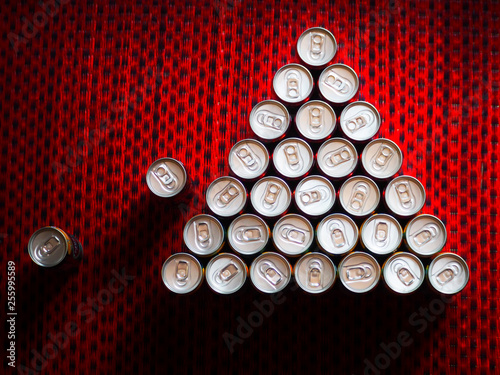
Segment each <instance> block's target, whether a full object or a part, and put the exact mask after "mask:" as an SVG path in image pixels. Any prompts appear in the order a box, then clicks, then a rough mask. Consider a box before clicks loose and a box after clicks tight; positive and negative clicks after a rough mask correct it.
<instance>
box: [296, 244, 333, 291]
mask: <svg viewBox="0 0 500 375" xmlns="http://www.w3.org/2000/svg"><path fill="white" fill-rule="evenodd" d="M293 271H294V275H295V280H296V281H297V284H298V285H299V286H300V287H301V288H302V289H303V290H304V291H306V292H308V293H311V294H319V293H323V292H326V291H327V290H328V289H330V288H331V287H332V286H333V284H334V283H335V279H336V276H337V269H336V268H335V265H334V264H333V262H332V261H331V260H330V258H328V257H327V256H326V255H324V254H321V253H307V254H306V255H304V256H303V257H301V258H300V259H299V260H298V261H297V263H295V266H294V268H293Z"/></svg>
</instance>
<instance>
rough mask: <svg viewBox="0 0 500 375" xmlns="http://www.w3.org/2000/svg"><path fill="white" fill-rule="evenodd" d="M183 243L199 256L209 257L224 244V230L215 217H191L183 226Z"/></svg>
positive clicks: (204, 215) (201, 215)
mask: <svg viewBox="0 0 500 375" xmlns="http://www.w3.org/2000/svg"><path fill="white" fill-rule="evenodd" d="M183 237H184V243H185V244H186V246H187V247H188V249H189V250H190V251H192V252H193V253H194V254H196V255H199V256H210V255H213V254H215V253H216V252H218V251H219V249H220V248H221V246H222V243H223V242H224V229H223V227H222V224H221V223H220V222H219V220H217V219H216V218H215V217H213V216H210V215H206V214H200V215H196V216H193V217H192V218H191V219H189V221H188V222H187V223H186V225H185V226H184V232H183Z"/></svg>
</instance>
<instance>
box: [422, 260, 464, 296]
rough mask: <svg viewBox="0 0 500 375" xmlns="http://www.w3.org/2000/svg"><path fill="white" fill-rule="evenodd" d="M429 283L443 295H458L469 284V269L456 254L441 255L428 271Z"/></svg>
mask: <svg viewBox="0 0 500 375" xmlns="http://www.w3.org/2000/svg"><path fill="white" fill-rule="evenodd" d="M427 277H428V279H429V283H430V285H431V286H432V288H433V289H434V290H436V291H437V292H439V293H441V294H456V293H458V292H460V291H461V290H462V289H464V288H465V287H466V286H467V283H468V282H469V267H468V266H467V262H465V260H464V259H463V258H462V257H461V256H459V255H457V254H455V253H441V254H439V255H438V256H437V257H436V258H434V260H433V261H432V263H431V264H430V265H429V267H428V269H427Z"/></svg>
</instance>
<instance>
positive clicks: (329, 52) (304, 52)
mask: <svg viewBox="0 0 500 375" xmlns="http://www.w3.org/2000/svg"><path fill="white" fill-rule="evenodd" d="M297 52H298V54H299V57H300V59H301V60H302V61H303V62H304V64H306V65H308V66H311V67H315V68H322V67H324V66H325V65H327V64H328V63H329V62H330V61H332V59H333V57H334V56H335V53H336V52H337V41H336V40H335V37H334V36H333V34H332V33H331V32H330V31H328V30H326V29H324V28H322V27H312V28H310V29H307V30H306V31H304V32H303V33H302V35H301V36H300V37H299V40H298V41H297Z"/></svg>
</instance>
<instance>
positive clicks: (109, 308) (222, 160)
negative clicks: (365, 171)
mask: <svg viewBox="0 0 500 375" xmlns="http://www.w3.org/2000/svg"><path fill="white" fill-rule="evenodd" d="M47 2H48V0H47V1H46V3H47ZM159 3H160V2H158V1H148V0H142V1H141V0H139V1H115V0H111V1H87V2H84V1H75V2H73V1H72V2H67V4H63V5H61V6H60V7H59V8H58V11H57V14H56V15H55V16H54V17H49V18H48V19H47V20H46V22H45V25H44V26H43V25H42V26H43V27H41V29H40V30H39V31H38V33H37V34H36V35H35V36H34V37H32V38H26V41H25V42H21V43H20V44H19V46H18V52H17V53H16V52H15V51H14V48H13V46H12V44H11V42H10V41H9V38H8V34H9V33H14V34H17V35H22V27H23V24H24V21H23V19H24V18H26V19H27V20H29V21H31V22H32V21H33V19H34V17H35V18H36V14H37V12H39V11H40V10H41V9H42V8H41V6H40V4H38V2H37V1H29V2H19V1H16V0H4V1H3V2H2V3H1V5H0V9H1V20H2V25H1V26H0V27H1V28H2V36H3V37H2V39H1V41H0V44H1V46H2V49H1V55H0V99H1V102H0V116H1V117H0V122H1V129H2V141H1V142H2V148H1V155H2V163H1V165H0V172H1V175H2V179H1V184H0V191H1V195H2V199H1V200H0V207H1V212H2V215H0V224H1V226H0V231H1V240H2V251H1V252H0V260H1V264H2V272H0V280H1V285H2V286H1V292H0V293H1V295H2V309H4V307H3V306H6V304H5V291H6V284H7V281H6V272H5V270H6V264H7V261H9V260H12V261H15V262H16V266H17V305H16V307H17V311H18V316H17V325H16V328H17V338H16V347H17V358H16V365H23V366H25V368H31V369H33V368H34V366H33V364H32V360H33V357H34V356H36V353H42V354H43V352H44V347H45V348H47V347H50V346H51V345H50V344H49V343H50V342H51V341H50V339H49V338H48V335H49V333H52V334H57V333H58V332H61V331H64V327H65V325H66V324H67V323H69V322H72V321H73V322H75V323H76V324H77V326H78V329H79V333H78V334H76V335H75V336H74V337H70V338H69V339H68V340H69V341H68V343H67V345H66V346H65V347H63V348H60V349H59V350H58V351H57V353H55V354H54V353H52V352H51V351H50V349H49V354H50V355H49V354H47V353H46V354H47V355H48V356H50V357H51V358H49V359H47V360H46V363H44V364H43V366H42V367H44V368H43V370H42V371H41V372H42V373H47V374H48V373H60V374H69V373H82V374H84V373H85V374H94V373H102V374H111V373H119V374H122V373H147V374H152V373H179V374H182V373H188V372H193V373H205V372H209V371H216V370H218V371H219V372H221V373H236V372H239V373H249V374H256V373H270V374H276V373H292V372H296V371H298V372H300V373H323V374H324V373H339V374H351V373H352V374H362V373H363V372H364V371H365V368H366V366H367V365H366V363H367V361H368V362H371V363H376V362H377V358H378V363H379V364H378V365H377V366H379V368H382V367H385V362H383V361H382V359H383V358H382V357H381V356H379V354H380V353H384V351H383V349H382V347H381V344H382V343H385V344H387V343H390V342H393V341H395V340H397V337H398V335H399V333H400V332H402V331H406V332H408V334H409V335H410V337H411V340H412V344H411V345H410V346H408V347H404V348H402V350H401V353H399V354H398V355H394V357H395V358H394V359H392V358H390V363H389V364H388V366H387V367H388V368H387V370H386V371H387V372H390V373H395V374H409V373H414V374H469V373H470V374H494V373H500V370H499V366H500V351H499V344H500V343H499V329H498V316H499V312H498V303H499V301H498V299H499V292H498V278H499V273H498V262H499V255H498V252H497V241H498V235H497V233H498V199H497V196H498V183H497V180H498V141H499V135H500V134H499V126H498V121H499V116H498V111H499V61H500V59H499V46H500V40H499V31H498V24H499V21H500V20H499V10H500V6H499V4H498V1H495V2H483V1H472V2H459V1H454V2H435V1H411V2H403V1H395V2H390V3H389V2H371V3H360V2H356V1H350V2H338V3H337V2H336V3H335V4H330V5H329V4H326V3H323V2H320V1H308V0H304V1H300V2H294V3H290V2H282V3H280V2H276V1H270V2H269V1H266V2H261V3H259V4H255V3H254V2H241V1H238V0H217V1H213V2H200V3H199V4H195V3H190V2H186V1H178V2H177V3H176V4H175V5H174V4H172V3H168V2H164V4H163V5H160V4H159ZM375 3H376V4H375ZM42 21H43V19H42V18H40V19H39V20H38V21H37V22H38V23H39V24H42V23H43V22H42ZM312 26H324V27H326V28H328V29H329V30H331V31H332V32H333V34H334V35H335V36H336V38H337V41H338V43H339V50H338V53H337V56H336V61H338V62H343V63H346V64H348V65H350V66H352V67H353V68H354V69H355V70H356V71H357V72H358V74H359V76H360V82H361V85H360V95H359V98H360V99H361V100H367V101H369V102H371V103H373V104H374V105H375V106H376V107H377V108H378V110H379V111H380V114H381V116H382V119H383V125H382V127H381V130H380V136H386V137H388V138H390V139H393V140H395V141H396V142H397V143H398V144H399V145H400V147H401V149H402V151H403V153H404V156H405V161H404V164H403V172H405V173H406V174H410V175H414V176H416V177H418V178H419V179H420V180H421V181H422V183H423V184H424V186H425V188H426V191H427V203H426V206H425V209H424V212H426V213H432V214H435V215H437V216H439V217H440V218H441V219H442V220H443V221H444V222H445V224H446V226H447V228H448V235H449V239H448V243H447V246H446V250H447V251H452V252H456V253H458V254H460V255H461V256H463V257H464V258H465V259H466V260H467V262H468V264H469V266H470V270H471V279H470V283H469V285H468V286H467V288H466V289H465V290H464V291H463V292H462V293H460V294H459V295H458V296H457V297H455V299H454V300H453V301H452V302H451V303H448V304H446V305H445V307H444V308H443V309H441V307H442V306H443V305H442V304H439V303H436V302H435V301H436V296H435V295H432V294H431V293H430V292H429V291H428V289H425V288H424V290H423V291H421V292H419V293H417V294H415V295H413V296H409V297H398V296H394V295H391V294H390V293H388V292H386V291H384V290H383V288H382V287H379V288H378V289H377V290H376V291H374V292H373V293H370V294H367V295H363V296H352V295H349V294H346V293H342V291H341V288H340V286H339V285H337V286H336V288H334V290H333V291H332V292H331V293H329V294H327V295H325V296H321V297H316V298H313V297H310V296H306V295H303V294H301V293H299V292H294V291H291V290H288V291H286V292H285V294H284V296H285V297H284V299H285V301H284V302H283V303H281V304H279V305H275V308H274V312H273V313H272V315H271V316H270V317H269V318H264V319H263V322H262V324H261V325H260V326H258V327H256V328H254V329H253V331H251V332H250V334H249V337H248V338H244V339H242V341H241V342H238V343H236V344H235V345H234V353H230V351H229V350H228V347H227V345H226V344H225V341H224V336H223V335H224V333H225V332H228V333H230V334H233V335H235V336H236V335H238V333H237V330H238V326H239V325H240V321H239V320H238V317H241V318H242V319H243V320H244V321H247V319H248V316H249V314H251V313H252V312H254V311H256V308H255V306H254V304H253V303H254V301H257V302H261V301H264V300H268V299H269V298H268V297H266V296H263V295H260V294H258V293H257V292H255V291H254V290H252V289H251V287H249V286H248V285H247V287H246V288H245V289H244V290H243V291H241V293H239V294H237V295H235V296H229V297H221V296H217V295H214V293H212V292H210V291H209V290H208V287H207V286H206V285H204V286H203V287H202V289H201V290H199V291H198V292H197V293H196V294H194V295H192V296H188V297H177V296H175V295H172V294H170V293H168V292H167V289H166V288H165V286H164V285H163V283H162V281H161V276H160V270H161V266H162V263H163V262H164V260H165V259H166V258H167V257H168V256H169V255H170V254H171V253H174V252H179V251H182V250H184V245H183V243H182V235H181V232H182V228H183V225H184V223H185V222H186V221H187V219H188V218H189V217H190V216H191V215H194V214H195V213H199V212H201V211H203V210H204V198H203V193H204V191H205V189H206V188H207V186H208V184H209V183H210V182H211V181H212V180H213V179H214V178H215V177H218V176H221V175H224V174H227V173H228V166H227V162H226V157H227V154H228V152H229V149H230V147H231V146H232V145H233V144H234V143H235V142H236V141H237V140H239V139H243V138H245V137H251V136H252V133H251V131H250V126H249V124H248V116H249V113H250V111H251V108H252V106H253V105H255V104H256V103H257V102H259V101H260V100H263V99H266V98H270V97H271V96H272V78H273V75H274V73H275V72H276V71H277V69H278V68H279V67H280V66H282V65H283V64H285V63H288V62H298V57H297V53H296V41H297V38H298V37H299V35H300V34H301V33H302V32H303V31H304V30H305V29H306V28H308V27H312ZM28 31H29V30H28ZM161 156H171V157H174V158H176V159H179V160H181V161H182V162H184V163H185V166H186V168H187V170H188V173H189V175H190V176H191V177H192V179H193V192H194V197H192V199H193V201H192V203H191V204H188V205H180V206H179V205H175V204H168V203H164V202H162V201H161V200H157V199H153V197H152V196H151V194H150V192H149V190H148V188H147V185H146V183H145V172H146V170H147V167H148V166H149V164H150V163H151V162H152V161H153V160H155V159H156V158H158V157H161ZM45 225H57V226H59V227H61V228H63V229H65V230H67V231H68V232H70V233H73V234H75V235H76V236H77V237H78V238H79V239H80V241H81V242H82V244H83V247H84V261H83V263H82V264H81V265H80V267H78V268H77V270H76V271H74V272H69V273H64V274H61V273H59V272H52V271H45V270H42V269H40V267H37V266H36V265H35V264H34V263H33V262H32V261H31V259H30V258H29V256H28V254H27V251H26V245H27V242H28V239H29V237H30V235H31V233H32V232H33V231H34V230H36V229H37V228H39V227H42V226H45ZM122 268H125V272H126V273H127V274H129V275H134V276H136V277H135V279H134V280H132V281H130V282H129V284H128V285H127V286H125V287H124V288H123V292H121V293H117V294H116V295H113V297H112V298H113V300H112V301H111V302H110V303H109V304H99V303H98V305H97V309H98V310H99V311H98V312H96V313H95V316H94V317H93V318H92V317H91V316H90V315H87V314H85V313H82V310H80V311H79V306H80V305H82V304H83V307H84V308H85V306H88V305H86V304H88V302H87V298H97V297H99V296H100V297H101V298H104V297H105V295H104V294H103V293H105V292H102V293H101V291H102V290H106V289H107V288H108V283H109V281H110V280H111V279H112V278H113V273H112V270H117V271H119V272H121V270H122ZM101 300H102V301H104V300H103V299H101ZM107 302H109V301H107ZM430 304H431V305H432V304H434V306H431V307H433V309H434V310H433V311H434V313H431V315H430V318H429V319H427V318H426V321H429V322H428V325H427V327H425V329H423V332H419V328H422V325H415V324H412V323H411V317H412V315H413V314H414V313H415V312H418V311H419V309H420V308H421V307H422V308H429V305H430ZM85 311H87V313H88V311H89V310H85ZM254 315H255V314H254ZM419 317H421V315H419ZM255 324H256V323H255ZM245 336H246V335H245ZM4 341H6V340H4ZM4 353H5V352H4ZM377 356H379V357H377ZM3 358H4V359H3V362H4V364H3V365H4V366H5V368H7V366H6V362H7V360H6V359H5V355H4V356H3ZM387 358H389V357H387ZM365 359H366V361H365ZM35 364H36V363H35ZM25 371H28V370H25ZM371 371H373V370H371ZM25 373H27V372H25ZM370 373H374V372H370Z"/></svg>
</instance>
